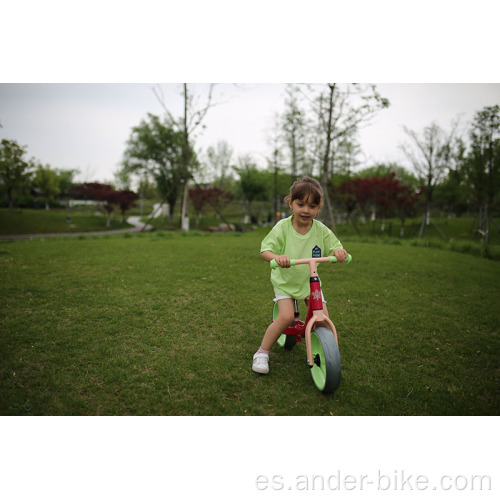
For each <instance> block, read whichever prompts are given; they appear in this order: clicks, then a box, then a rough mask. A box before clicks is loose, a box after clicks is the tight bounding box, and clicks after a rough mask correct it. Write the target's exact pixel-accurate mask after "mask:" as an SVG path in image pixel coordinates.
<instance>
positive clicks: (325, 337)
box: [311, 328, 342, 394]
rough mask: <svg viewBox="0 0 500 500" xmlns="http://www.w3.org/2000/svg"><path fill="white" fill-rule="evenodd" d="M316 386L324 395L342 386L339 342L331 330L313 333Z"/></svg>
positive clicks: (313, 376)
mask: <svg viewBox="0 0 500 500" xmlns="http://www.w3.org/2000/svg"><path fill="white" fill-rule="evenodd" d="M311 347H312V356H313V363H314V364H313V366H312V368H311V375H312V378H313V381H314V385H316V387H317V388H318V389H319V390H320V391H321V392H323V393H324V394H331V393H332V392H334V391H335V390H336V389H337V388H338V387H339V385H340V380H341V378H342V366H341V362H340V352H339V348H338V345H337V341H336V340H335V337H334V336H333V333H332V331H331V330H328V329H327V328H316V329H315V330H313V331H312V332H311Z"/></svg>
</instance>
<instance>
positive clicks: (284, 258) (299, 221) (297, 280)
mask: <svg viewBox="0 0 500 500" xmlns="http://www.w3.org/2000/svg"><path fill="white" fill-rule="evenodd" d="M285 200H286V201H288V204H289V206H290V209H291V211H292V215H291V216H290V217H288V218H286V219H282V220H280V221H279V222H278V223H277V224H276V225H275V226H274V227H273V229H272V230H271V231H270V232H269V234H268V235H267V236H266V237H265V238H264V239H263V240H262V244H261V248H260V255H261V257H262V258H263V259H264V260H266V261H268V262H270V261H271V260H272V259H275V260H276V262H277V263H278V264H279V266H280V267H278V268H276V269H274V270H272V271H271V283H272V285H273V287H274V293H275V295H276V297H275V299H274V300H275V301H276V302H278V309H279V314H278V317H277V318H276V320H275V321H273V322H272V323H271V324H270V325H269V327H268V328H267V330H266V333H265V335H264V338H263V339H262V343H261V345H260V349H259V350H258V351H257V352H256V353H255V354H254V356H253V364H252V370H253V371H254V372H257V373H268V372H269V352H270V350H271V348H272V347H273V345H274V343H275V342H276V341H277V340H278V338H279V336H280V335H281V334H282V333H283V331H284V330H285V329H286V328H287V327H288V326H289V325H290V323H292V321H293V317H294V307H293V299H296V300H299V299H306V300H307V298H308V297H309V267H308V266H297V267H292V268H291V267H290V259H306V258H310V257H325V256H329V255H335V257H337V259H338V261H339V262H344V260H345V259H346V258H347V252H346V251H345V250H344V249H343V247H342V244H341V243H340V241H339V240H338V239H337V237H336V236H335V235H334V234H333V232H332V231H331V230H330V229H328V227H326V226H325V225H324V224H322V223H321V222H319V221H317V220H316V216H317V215H318V212H319V211H320V210H321V207H322V206H323V190H322V189H321V185H320V183H319V182H318V181H316V180H315V179H312V178H310V177H302V178H301V179H298V180H296V181H295V182H294V183H293V185H292V187H291V188H290V194H289V195H288V196H287V197H286V198H285ZM325 304H326V301H325V299H324V297H323V312H324V313H325V314H326V315H328V311H327V308H326V305H325Z"/></svg>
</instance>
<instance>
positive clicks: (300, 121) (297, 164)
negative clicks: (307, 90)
mask: <svg viewBox="0 0 500 500" xmlns="http://www.w3.org/2000/svg"><path fill="white" fill-rule="evenodd" d="M285 92H286V98H285V111H284V113H283V115H282V118H281V121H282V125H281V127H282V130H283V133H284V139H285V143H286V146H287V149H288V154H289V166H290V168H289V172H290V175H291V177H292V180H295V179H296V178H297V177H298V175H299V174H300V173H303V172H304V167H305V153H306V137H307V122H306V117H305V111H304V109H303V108H302V107H301V105H300V101H299V98H300V87H299V86H297V85H292V84H288V85H287V87H286V90H285Z"/></svg>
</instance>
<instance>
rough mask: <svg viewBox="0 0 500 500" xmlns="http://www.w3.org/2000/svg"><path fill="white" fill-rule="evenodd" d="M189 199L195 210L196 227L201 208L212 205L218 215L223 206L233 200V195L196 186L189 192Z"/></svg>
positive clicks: (218, 189)
mask: <svg viewBox="0 0 500 500" xmlns="http://www.w3.org/2000/svg"><path fill="white" fill-rule="evenodd" d="M189 197H190V199H191V202H192V203H193V206H194V208H195V210H196V227H198V226H199V224H200V216H201V212H202V210H203V207H204V206H205V205H207V204H209V205H212V206H213V207H214V208H215V209H216V211H217V213H220V211H221V209H222V208H223V207H224V205H225V204H226V203H228V202H230V201H231V200H232V199H233V195H232V194H231V193H228V192H227V191H224V190H223V189H220V188H218V187H216V186H215V187H201V186H196V187H194V188H192V189H190V190H189Z"/></svg>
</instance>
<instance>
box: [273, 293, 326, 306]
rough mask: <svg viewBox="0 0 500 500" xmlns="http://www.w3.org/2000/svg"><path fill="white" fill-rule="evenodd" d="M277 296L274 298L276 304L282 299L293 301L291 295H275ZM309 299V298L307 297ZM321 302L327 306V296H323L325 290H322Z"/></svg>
mask: <svg viewBox="0 0 500 500" xmlns="http://www.w3.org/2000/svg"><path fill="white" fill-rule="evenodd" d="M275 295H276V296H275V297H274V299H273V300H274V302H278V300H282V299H293V297H290V295H279V294H275ZM306 298H307V297H306ZM321 300H322V302H324V303H325V304H326V300H325V296H324V295H323V290H321Z"/></svg>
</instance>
